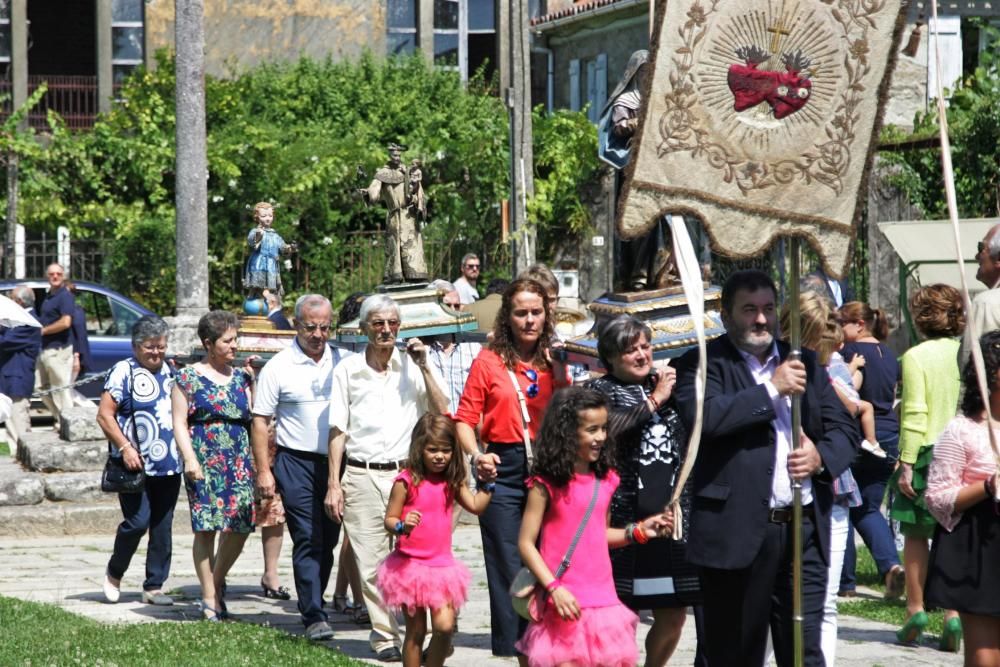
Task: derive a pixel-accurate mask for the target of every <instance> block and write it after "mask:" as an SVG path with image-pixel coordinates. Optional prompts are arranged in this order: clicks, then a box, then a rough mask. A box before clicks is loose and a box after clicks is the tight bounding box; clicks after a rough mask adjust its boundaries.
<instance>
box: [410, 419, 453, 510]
mask: <svg viewBox="0 0 1000 667" xmlns="http://www.w3.org/2000/svg"><path fill="white" fill-rule="evenodd" d="M430 443H435V444H440V445H445V446H446V447H448V448H450V449H451V461H449V462H448V467H447V468H445V469H444V479H445V481H446V482H447V483H448V492H449V493H450V494H451V497H452V498H455V497H456V496H457V495H458V492H459V489H461V488H462V486H463V485H464V484H465V457H464V456H462V452H461V450H460V449H459V446H458V436H457V434H456V432H455V422H454V421H453V420H452V419H451V418H450V417H446V416H445V415H435V414H431V413H429V412H425V413H424V415H423V416H422V417H421V418H420V419H418V420H417V425H416V426H414V427H413V433H412V434H411V435H410V454H409V456H408V457H407V459H406V465H405V466H404V467H405V468H406V469H407V470H409V471H410V476H411V477H413V486H417V485H418V484H420V482H421V481H423V480H424V479H426V477H427V471H426V470H425V469H424V448H425V447H426V446H427V445H429V444H430Z"/></svg>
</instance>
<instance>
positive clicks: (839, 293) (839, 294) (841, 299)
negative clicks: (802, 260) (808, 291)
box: [806, 266, 854, 308]
mask: <svg viewBox="0 0 1000 667" xmlns="http://www.w3.org/2000/svg"><path fill="white" fill-rule="evenodd" d="M806 280H807V281H814V282H815V284H816V287H819V289H815V291H817V292H819V293H820V294H822V295H824V296H825V297H826V298H828V299H829V300H830V301H831V302H832V303H833V305H834V307H836V308H840V307H841V306H843V305H844V304H845V303H847V302H848V301H854V290H853V289H851V284H850V283H849V282H847V280H846V279H844V278H831V277H830V276H828V275H826V271H824V270H823V267H822V266H821V267H819V268H818V269H816V270H815V271H813V272H812V273H810V274H809V275H807V276H806Z"/></svg>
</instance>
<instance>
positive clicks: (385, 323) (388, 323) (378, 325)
mask: <svg viewBox="0 0 1000 667" xmlns="http://www.w3.org/2000/svg"><path fill="white" fill-rule="evenodd" d="M368 326H370V327H371V328H372V329H384V328H385V327H389V328H390V329H395V328H396V327H398V326H399V320H372V321H370V322H369V323H368Z"/></svg>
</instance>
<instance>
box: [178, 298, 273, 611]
mask: <svg viewBox="0 0 1000 667" xmlns="http://www.w3.org/2000/svg"><path fill="white" fill-rule="evenodd" d="M238 325H239V321H238V320H237V319H236V316H235V315H233V314H232V313H228V312H225V311H218V310H216V311H212V312H210V313H208V314H207V315H205V316H204V317H202V318H201V320H200V321H199V322H198V338H200V339H201V341H202V344H203V345H204V346H205V351H206V355H205V360H204V361H201V362H199V363H196V364H193V365H191V366H188V367H187V368H184V369H183V370H181V371H180V372H179V373H178V374H177V380H176V383H175V385H174V390H173V413H174V434H175V435H174V438H175V440H176V441H177V444H178V447H179V448H180V450H181V453H182V455H183V458H184V475H185V477H186V480H185V481H186V486H187V494H188V503H189V505H190V509H191V528H192V529H193V530H194V533H195V536H194V546H193V548H192V551H193V555H194V567H195V572H196V573H197V574H198V581H199V582H200V583H201V594H202V599H201V612H202V615H203V616H204V617H205V619H207V620H209V621H219V620H222V619H223V618H225V617H226V615H227V614H226V602H225V600H224V599H223V598H224V595H225V581H226V574H227V573H228V572H229V569H230V568H231V567H232V566H233V563H235V562H236V559H237V558H238V557H239V555H240V553H241V552H242V551H243V544H244V542H246V539H247V536H248V535H249V534H250V533H251V532H253V529H254V519H255V517H254V497H253V485H254V477H253V466H252V464H251V458H250V456H251V452H250V439H249V435H248V429H247V427H248V426H249V424H250V407H251V386H252V382H253V375H252V374H251V372H250V370H249V369H248V368H247V369H243V368H233V367H232V366H231V365H230V364H231V363H232V362H233V360H234V359H235V358H236V328H237V326H238ZM265 463H266V462H265ZM220 531H221V532H222V533H225V539H220V540H219V547H218V552H215V534H216V532H220ZM213 564H214V565H213Z"/></svg>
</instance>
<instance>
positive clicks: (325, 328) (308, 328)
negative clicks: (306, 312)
mask: <svg viewBox="0 0 1000 667" xmlns="http://www.w3.org/2000/svg"><path fill="white" fill-rule="evenodd" d="M299 326H300V327H302V330H303V331H305V332H306V333H314V332H315V331H316V330H317V329H319V330H320V332H322V333H327V332H329V331H330V325H329V324H312V323H310V324H306V323H305V322H300V323H299Z"/></svg>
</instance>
